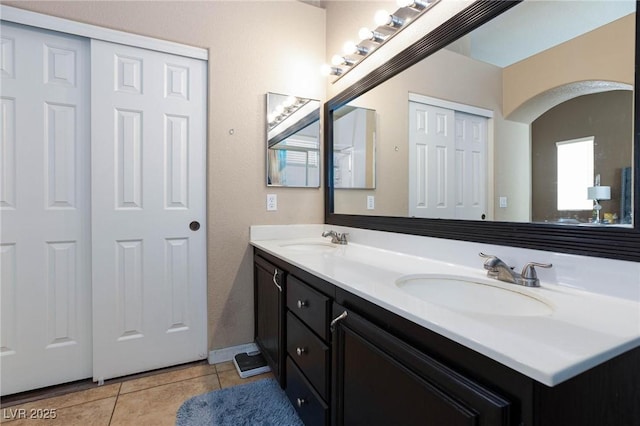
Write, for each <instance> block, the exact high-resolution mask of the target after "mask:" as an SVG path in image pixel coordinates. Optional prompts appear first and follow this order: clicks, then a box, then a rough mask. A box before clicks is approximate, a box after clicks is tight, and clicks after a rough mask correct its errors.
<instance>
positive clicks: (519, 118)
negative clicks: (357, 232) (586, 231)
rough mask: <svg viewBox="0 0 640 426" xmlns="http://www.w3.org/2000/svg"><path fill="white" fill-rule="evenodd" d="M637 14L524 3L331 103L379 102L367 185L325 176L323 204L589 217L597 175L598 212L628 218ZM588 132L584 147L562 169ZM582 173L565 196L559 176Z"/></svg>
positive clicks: (615, 8) (621, 221) (407, 212)
mask: <svg viewBox="0 0 640 426" xmlns="http://www.w3.org/2000/svg"><path fill="white" fill-rule="evenodd" d="M635 10H636V4H635V2H633V1H571V2H557V1H525V2H523V3H520V4H518V5H517V6H515V7H513V8H511V9H509V10H507V11H506V12H504V13H502V14H501V15H500V16H498V17H496V18H494V19H492V20H491V21H489V22H487V23H486V24H484V25H482V26H481V27H479V28H477V29H475V30H474V31H472V32H471V33H469V34H467V35H465V36H463V37H462V38H460V39H458V40H456V41H455V42H453V43H451V44H449V45H448V46H447V47H446V48H444V49H441V50H439V51H437V52H436V53H434V54H432V55H430V56H428V57H427V58H425V59H424V60H422V61H421V62H418V63H416V64H414V65H413V66H411V67H410V68H408V69H406V70H404V71H403V72H401V73H399V74H397V75H395V76H394V77H392V78H391V79H389V80H387V81H385V82H383V83H382V84H380V85H378V86H376V87H375V88H373V89H372V90H370V91H368V92H366V93H364V94H362V95H360V96H358V97H357V98H355V99H353V100H351V101H350V102H348V104H347V106H340V107H339V108H337V109H335V110H334V111H333V114H334V115H333V118H334V121H335V119H336V114H337V113H339V112H340V110H341V109H343V108H346V107H349V108H355V107H361V108H368V109H374V110H376V111H377V114H378V128H379V132H378V134H377V136H378V138H377V147H376V149H377V153H378V157H377V160H376V188H375V190H371V191H341V190H340V189H339V187H338V186H337V185H336V188H335V190H334V193H333V201H334V204H333V213H335V214H349V215H376V216H391V217H423V218H438V219H473V220H493V221H502V222H520V223H522V222H544V223H554V224H567V223H569V224H577V225H582V226H587V225H592V224H593V222H594V221H593V218H594V211H593V206H594V205H595V204H597V203H595V202H594V201H593V200H590V199H589V198H588V191H587V188H588V187H592V186H594V185H595V183H594V182H595V177H596V175H599V176H600V177H601V185H602V186H608V187H610V193H611V196H610V199H609V200H602V201H600V202H599V204H600V205H601V206H602V210H601V211H600V212H601V213H600V215H601V216H602V218H604V219H606V220H603V221H601V222H603V223H608V224H611V225H612V226H609V228H613V227H614V226H613V225H615V227H620V226H622V227H631V218H632V214H631V206H632V197H631V194H632V193H633V191H634V188H633V187H632V178H631V170H632V168H633V167H634V164H633V141H634V137H633V132H634V129H633V125H634V115H633V102H634V93H633V90H634V87H633V85H634V78H635V74H634V72H635V48H636V46H635V39H636V28H635ZM480 118H481V119H482V120H480ZM483 138H486V140H484V141H482V139H483ZM585 138H587V139H589V140H591V143H592V145H593V150H592V152H593V154H592V155H591V157H590V158H585V159H584V160H580V161H578V160H575V161H573V162H572V163H571V162H570V163H569V169H567V168H566V165H564V166H563V165H560V163H559V162H558V147H559V146H560V145H563V144H566V143H567V142H568V141H574V140H584V139H585ZM336 143H337V139H336V129H335V124H334V129H333V144H334V146H333V149H334V153H335V152H336V151H337V146H336ZM334 161H335V157H334ZM334 167H335V164H334ZM589 167H591V168H590V169H589ZM581 170H582V171H583V175H584V176H586V177H585V178H584V179H583V180H582V181H576V182H573V183H572V185H573V186H569V187H568V188H570V189H569V190H568V191H569V193H570V194H573V195H576V197H575V198H578V199H579V201H581V203H577V204H571V203H567V202H566V200H564V199H563V198H562V197H563V195H562V194H564V193H566V192H562V191H559V190H558V182H559V180H560V181H563V182H564V181H565V180H566V178H567V177H572V176H574V175H578V174H579V172H580V171H581ZM584 170H587V171H584ZM569 180H571V179H569ZM370 195H375V197H376V208H375V210H373V211H372V210H367V209H366V206H367V203H366V197H367V196H370Z"/></svg>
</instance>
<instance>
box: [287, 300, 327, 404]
mask: <svg viewBox="0 0 640 426" xmlns="http://www.w3.org/2000/svg"><path fill="white" fill-rule="evenodd" d="M287 353H288V354H289V357H290V358H291V359H292V360H293V361H294V362H295V363H296V365H297V366H298V367H299V368H300V370H302V372H303V373H304V375H305V376H306V377H307V379H309V381H310V382H311V384H312V385H313V386H314V387H315V388H316V390H317V391H318V393H319V394H320V396H321V397H322V398H325V399H326V398H327V391H328V389H329V375H328V372H329V361H330V358H331V352H330V351H329V347H328V346H327V345H325V344H324V343H323V342H322V340H320V339H319V338H318V336H316V335H315V334H313V333H312V332H311V330H309V329H308V328H307V327H306V326H305V325H304V324H303V323H302V322H301V321H300V320H299V319H298V318H296V316H295V315H293V314H292V313H291V312H287Z"/></svg>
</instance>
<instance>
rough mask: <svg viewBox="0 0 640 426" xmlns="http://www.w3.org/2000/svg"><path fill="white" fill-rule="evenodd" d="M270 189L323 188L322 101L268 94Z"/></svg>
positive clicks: (268, 168) (268, 171) (268, 167)
mask: <svg viewBox="0 0 640 426" xmlns="http://www.w3.org/2000/svg"><path fill="white" fill-rule="evenodd" d="M266 128H267V138H266V139H267V186H288V187H306V188H319V187H320V101H319V100H316V99H309V98H303V97H299V96H292V95H284V94H280V93H271V92H269V93H267V123H266Z"/></svg>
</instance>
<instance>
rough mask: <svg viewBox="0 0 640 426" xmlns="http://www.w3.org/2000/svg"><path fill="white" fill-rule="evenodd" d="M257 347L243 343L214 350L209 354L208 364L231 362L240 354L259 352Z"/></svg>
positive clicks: (253, 344)
mask: <svg viewBox="0 0 640 426" xmlns="http://www.w3.org/2000/svg"><path fill="white" fill-rule="evenodd" d="M259 350H260V349H258V345H256V344H255V343H245V344H244V345H238V346H230V347H228V348H222V349H214V350H212V351H210V352H209V358H208V361H209V364H218V363H220V362H227V361H231V360H232V359H233V357H234V356H235V355H236V354H239V353H242V352H255V351H259Z"/></svg>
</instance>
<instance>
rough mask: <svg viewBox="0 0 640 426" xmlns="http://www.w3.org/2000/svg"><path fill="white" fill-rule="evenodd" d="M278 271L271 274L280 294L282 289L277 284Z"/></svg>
mask: <svg viewBox="0 0 640 426" xmlns="http://www.w3.org/2000/svg"><path fill="white" fill-rule="evenodd" d="M277 278H278V270H277V269H276V270H275V272H274V273H273V283H274V284H275V285H276V287H278V290H280V293H282V287H280V284H278V280H277Z"/></svg>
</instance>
